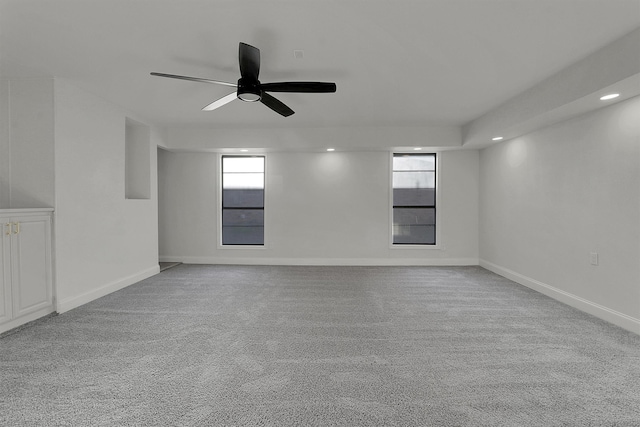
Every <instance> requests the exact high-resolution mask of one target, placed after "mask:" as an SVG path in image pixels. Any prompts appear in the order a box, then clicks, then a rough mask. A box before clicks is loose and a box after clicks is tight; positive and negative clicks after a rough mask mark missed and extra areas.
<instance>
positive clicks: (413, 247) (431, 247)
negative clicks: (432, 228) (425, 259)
mask: <svg viewBox="0 0 640 427" xmlns="http://www.w3.org/2000/svg"><path fill="white" fill-rule="evenodd" d="M389 248H390V249H410V250H416V249H422V250H444V246H442V245H403V244H400V245H394V244H393V243H392V244H391V245H389Z"/></svg>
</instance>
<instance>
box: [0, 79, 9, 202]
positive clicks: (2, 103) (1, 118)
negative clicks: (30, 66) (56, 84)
mask: <svg viewBox="0 0 640 427" xmlns="http://www.w3.org/2000/svg"><path fill="white" fill-rule="evenodd" d="M9 106H10V104H9V80H6V79H0V209H8V208H10V207H11V200H10V199H9V195H10V192H11V184H10V183H11V174H10V171H11V151H10V150H11V146H10V140H9Z"/></svg>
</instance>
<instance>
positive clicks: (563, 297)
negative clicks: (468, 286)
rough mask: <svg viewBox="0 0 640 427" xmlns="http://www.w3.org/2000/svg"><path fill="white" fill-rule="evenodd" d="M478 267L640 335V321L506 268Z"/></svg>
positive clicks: (491, 265) (487, 265) (489, 265)
mask: <svg viewBox="0 0 640 427" xmlns="http://www.w3.org/2000/svg"><path fill="white" fill-rule="evenodd" d="M480 266H481V267H483V268H486V269H487V270H490V271H492V272H494V273H496V274H499V275H500V276H503V277H506V278H507V279H509V280H513V281H514V282H516V283H519V284H521V285H523V286H526V287H527V288H531V289H533V290H534V291H537V292H540V293H541V294H544V295H546V296H548V297H551V298H553V299H555V300H558V301H560V302H562V303H564V304H567V305H570V306H571V307H573V308H577V309H578V310H581V311H584V312H585V313H589V314H591V315H593V316H596V317H598V318H600V319H602V320H606V321H607V322H610V323H613V324H614V325H616V326H620V327H621V328H624V329H626V330H628V331H631V332H634V333H636V334H638V335H640V319H636V318H635V317H631V316H629V315H626V314H624V313H620V312H618V311H615V310H612V309H610V308H608V307H605V306H603V305H600V304H597V303H595V302H592V301H589V300H586V299H584V298H581V297H579V296H577V295H573V294H570V293H569V292H565V291H563V290H560V289H558V288H554V287H553V286H550V285H547V284H546V283H542V282H539V281H537V280H535V279H532V278H530V277H526V276H523V275H522V274H519V273H516V272H515V271H513V270H509V269H508V268H504V267H501V266H499V265H496V264H493V263H491V262H489V261H485V260H482V259H481V260H480Z"/></svg>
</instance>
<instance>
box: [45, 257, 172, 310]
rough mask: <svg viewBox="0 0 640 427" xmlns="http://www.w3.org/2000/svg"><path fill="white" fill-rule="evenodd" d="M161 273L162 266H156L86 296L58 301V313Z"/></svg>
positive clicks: (101, 287)
mask: <svg viewBox="0 0 640 427" xmlns="http://www.w3.org/2000/svg"><path fill="white" fill-rule="evenodd" d="M159 272H160V266H158V265H155V266H153V267H151V268H148V269H146V270H143V271H140V272H138V273H136V274H132V275H131V276H127V277H123V278H122V279H118V280H116V281H114V282H111V283H107V284H106V285H103V286H100V287H99V288H96V289H93V290H91V291H89V292H86V293H84V294H81V295H77V296H73V297H71V298H65V299H63V300H60V301H58V303H57V305H56V311H57V312H58V313H64V312H65V311H69V310H71V309H74V308H76V307H80V306H81V305H83V304H86V303H88V302H91V301H93V300H95V299H98V298H100V297H103V296H105V295H109V294H110V293H112V292H115V291H118V290H120V289H122V288H126V287H127V286H130V285H133V284H134V283H136V282H139V281H140V280H144V279H146V278H148V277H151V276H153V275H155V274H158V273H159Z"/></svg>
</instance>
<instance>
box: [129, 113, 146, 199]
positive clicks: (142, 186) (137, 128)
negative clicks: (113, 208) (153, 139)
mask: <svg viewBox="0 0 640 427" xmlns="http://www.w3.org/2000/svg"><path fill="white" fill-rule="evenodd" d="M150 149H151V144H150V129H149V126H147V125H145V124H143V123H140V122H137V121H135V120H132V119H130V118H128V117H127V118H126V119H125V156H124V158H125V171H124V182H125V198H126V199H143V200H146V199H150V198H151V181H150V179H151V178H150V176H151V173H150V172H151V152H150Z"/></svg>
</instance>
